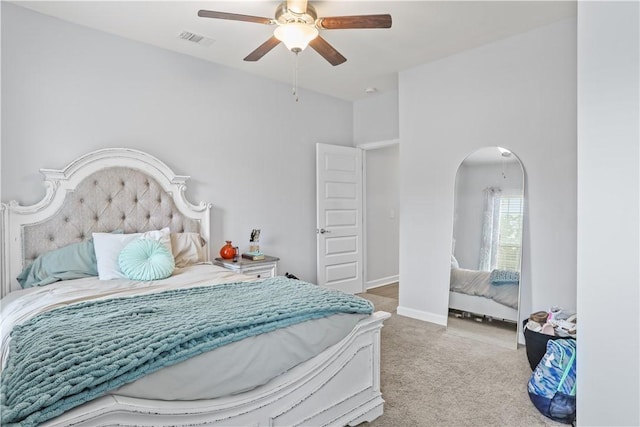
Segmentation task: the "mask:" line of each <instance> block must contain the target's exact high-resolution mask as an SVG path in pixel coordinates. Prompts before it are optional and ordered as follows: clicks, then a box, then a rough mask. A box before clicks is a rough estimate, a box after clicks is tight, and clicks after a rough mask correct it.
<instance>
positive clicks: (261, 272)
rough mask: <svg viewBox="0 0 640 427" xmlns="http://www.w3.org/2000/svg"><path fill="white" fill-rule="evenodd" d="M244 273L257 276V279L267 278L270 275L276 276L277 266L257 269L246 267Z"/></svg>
mask: <svg viewBox="0 0 640 427" xmlns="http://www.w3.org/2000/svg"><path fill="white" fill-rule="evenodd" d="M242 274H246V275H247V276H252V277H255V278H256V279H266V278H268V277H274V276H275V275H276V268H275V266H273V267H271V268H267V269H265V268H256V269H245V270H244V271H243V272H242Z"/></svg>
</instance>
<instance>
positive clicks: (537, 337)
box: [522, 319, 573, 371]
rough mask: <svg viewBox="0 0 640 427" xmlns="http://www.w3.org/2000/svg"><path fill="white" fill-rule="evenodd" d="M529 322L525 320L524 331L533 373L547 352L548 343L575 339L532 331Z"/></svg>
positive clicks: (523, 323)
mask: <svg viewBox="0 0 640 427" xmlns="http://www.w3.org/2000/svg"><path fill="white" fill-rule="evenodd" d="M528 322H529V319H524V320H523V322H522V331H523V333H524V342H525V345H526V348H527V359H529V366H531V370H532V371H533V370H534V369H536V366H538V363H540V361H541V360H542V358H543V357H544V354H545V353H546V352H547V342H548V341H549V340H558V339H573V338H569V337H561V336H558V335H555V336H554V335H547V334H541V333H540V332H536V331H532V330H531V329H529V328H527V323H528Z"/></svg>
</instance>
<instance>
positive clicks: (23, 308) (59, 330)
mask: <svg viewBox="0 0 640 427" xmlns="http://www.w3.org/2000/svg"><path fill="white" fill-rule="evenodd" d="M41 171H42V173H43V174H44V175H45V184H46V188H47V192H46V195H45V197H44V198H43V200H42V201H41V202H39V203H37V204H36V205H33V206H20V205H19V204H17V203H15V202H10V203H8V204H3V205H2V211H3V221H2V224H3V236H4V237H3V238H4V241H3V248H2V249H3V256H2V277H1V279H2V296H3V298H2V306H1V308H2V325H3V327H2V330H1V338H2V368H3V370H2V386H1V387H2V388H1V390H2V412H3V419H2V423H3V425H4V424H7V423H12V422H17V423H22V425H37V424H42V425H55V426H59V425H71V424H73V425H96V424H99V425H114V424H118V425H147V426H162V425H172V426H173V425H185V426H186V425H200V424H207V425H225V426H231V425H272V426H277V425H356V424H358V423H361V422H363V421H371V420H373V419H375V418H376V417H378V416H379V415H381V414H382V410H383V403H384V401H383V399H382V396H381V392H380V378H379V373H380V328H381V327H382V321H383V320H384V319H385V318H387V317H388V316H389V315H388V314H387V313H384V312H376V313H374V312H373V311H372V306H371V304H370V303H369V302H368V301H366V300H364V299H362V298H358V297H354V296H352V295H348V294H343V293H341V292H338V291H334V290H329V289H325V288H321V287H318V286H316V285H313V284H310V283H306V282H302V281H297V280H292V279H287V278H284V277H274V278H269V279H266V280H256V279H255V278H251V277H248V276H242V275H237V274H234V273H232V272H230V271H229V270H226V269H223V268H221V267H218V266H214V265H212V264H211V263H210V262H209V249H208V247H207V246H206V243H207V242H208V241H209V239H210V235H209V230H210V224H209V221H210V209H211V206H210V205H208V204H204V203H201V204H199V205H193V204H191V203H189V202H188V201H187V200H186V198H185V196H184V193H185V189H186V186H185V185H186V184H185V183H186V179H187V177H185V176H177V175H175V174H174V173H173V172H172V171H171V170H170V169H169V168H168V167H167V166H166V165H165V164H164V163H162V162H161V161H160V160H158V159H156V158H155V157H153V156H150V155H148V154H146V153H143V152H140V151H137V150H131V149H104V150H98V151H95V152H92V153H89V154H87V155H84V156H82V157H80V158H78V159H77V160H75V161H73V162H72V163H70V164H69V165H68V166H67V167H66V168H65V169H63V170H49V169H43V170H41Z"/></svg>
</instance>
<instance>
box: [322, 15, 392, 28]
mask: <svg viewBox="0 0 640 427" xmlns="http://www.w3.org/2000/svg"><path fill="white" fill-rule="evenodd" d="M317 25H318V28H322V29H324V30H346V29H351V28H391V15H389V14H386V15H357V16H331V17H327V18H320V19H318V24H317Z"/></svg>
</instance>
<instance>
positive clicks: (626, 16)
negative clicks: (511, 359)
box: [577, 2, 640, 426]
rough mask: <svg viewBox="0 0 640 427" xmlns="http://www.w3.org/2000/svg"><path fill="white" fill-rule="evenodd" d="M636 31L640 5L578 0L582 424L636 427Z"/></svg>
mask: <svg viewBox="0 0 640 427" xmlns="http://www.w3.org/2000/svg"><path fill="white" fill-rule="evenodd" d="M639 28H640V4H639V3H638V2H579V3H578V244H579V245H578V313H579V317H580V320H579V328H578V344H579V345H578V352H579V354H578V378H579V380H578V381H579V385H578V399H577V401H578V422H579V423H580V425H582V426H604V425H606V426H637V425H640V373H639V368H640V362H639V361H640V342H639V338H640V328H639V326H640V322H639V321H638V313H639V312H640V290H639V288H640V274H639V272H640V231H639V229H638V227H639V226H638V224H639V223H640V212H639V211H640V207H639V205H638V199H639V197H640V172H639V171H640V147H639V145H640V143H639V141H640V84H639V82H638V79H639V78H638V76H640V33H639ZM614 390H615V391H614Z"/></svg>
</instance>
